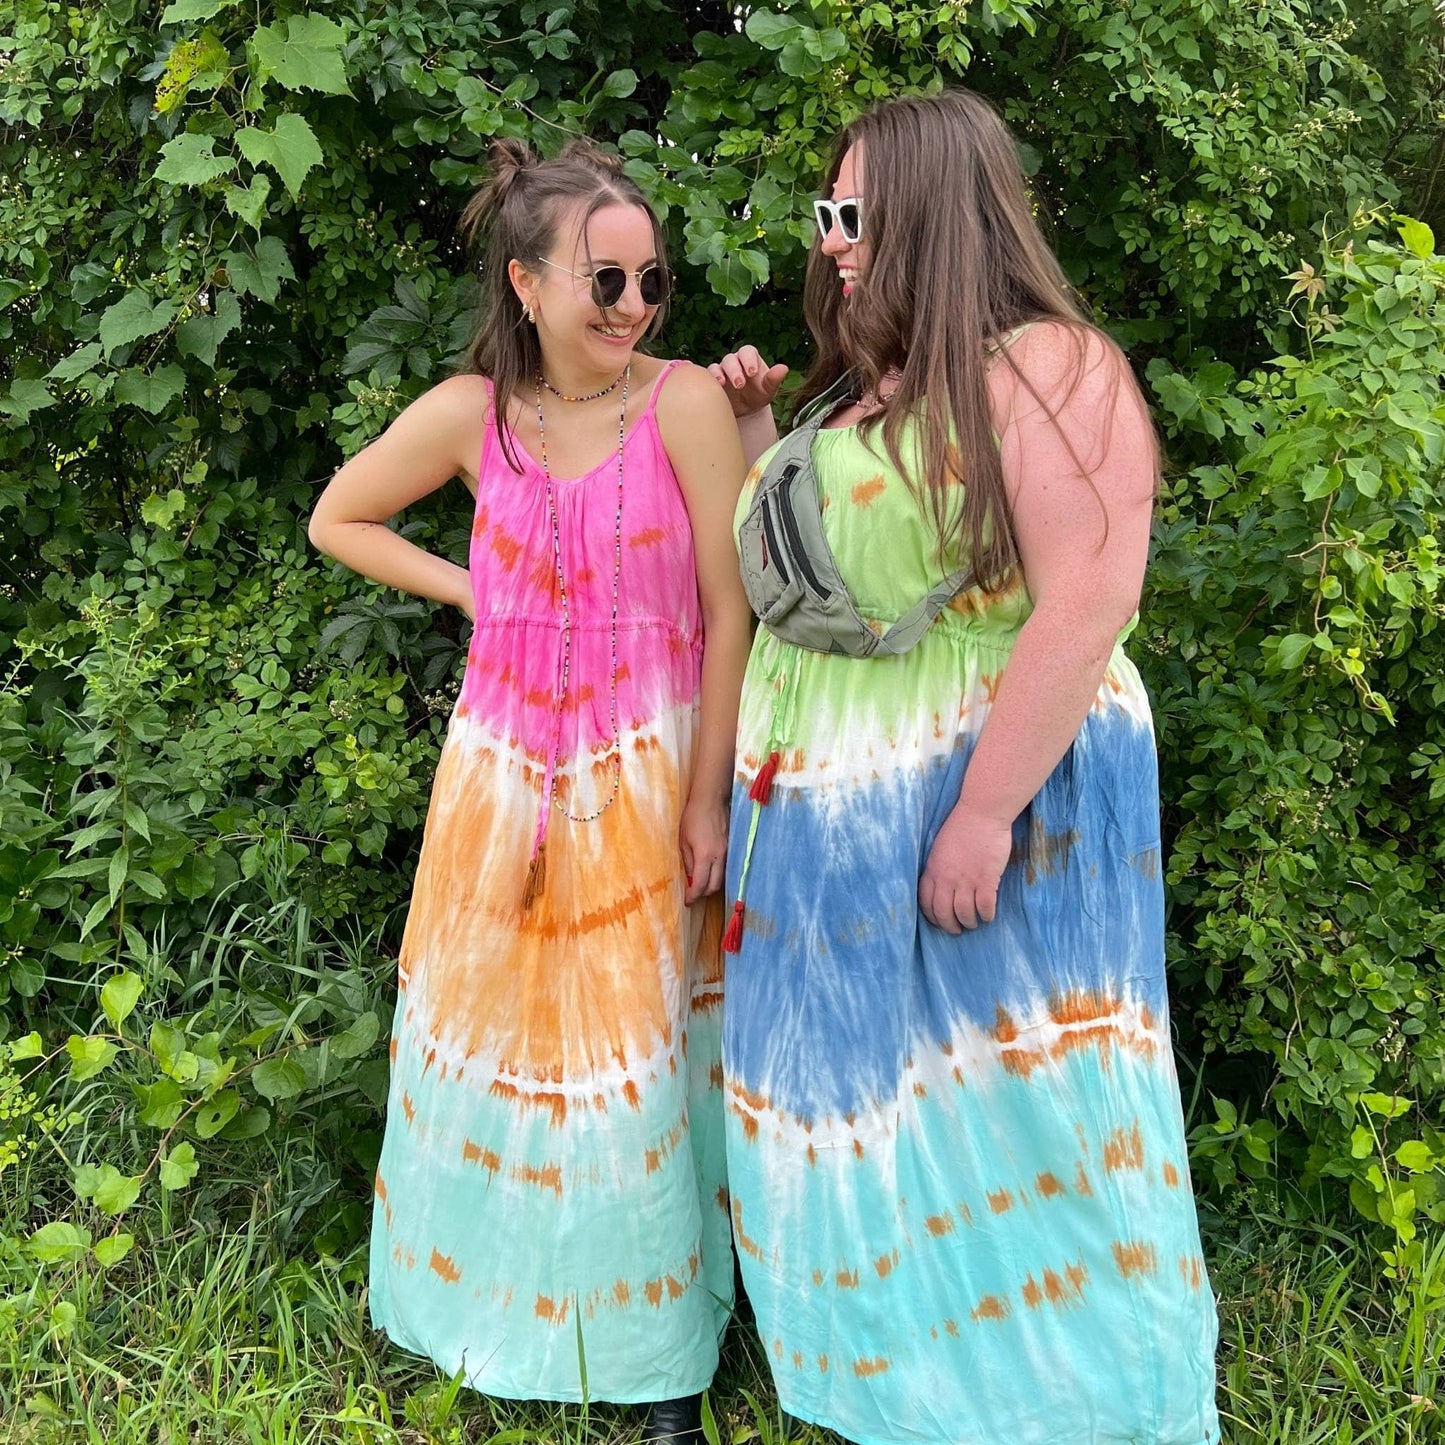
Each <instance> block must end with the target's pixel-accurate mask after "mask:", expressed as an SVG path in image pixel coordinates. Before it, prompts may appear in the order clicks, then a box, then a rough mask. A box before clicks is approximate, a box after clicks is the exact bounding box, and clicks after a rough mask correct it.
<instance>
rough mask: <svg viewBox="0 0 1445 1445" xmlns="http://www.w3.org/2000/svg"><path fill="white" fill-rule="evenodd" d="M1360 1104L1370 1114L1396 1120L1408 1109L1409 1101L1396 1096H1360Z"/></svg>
mask: <svg viewBox="0 0 1445 1445" xmlns="http://www.w3.org/2000/svg"><path fill="white" fill-rule="evenodd" d="M1360 1103H1362V1104H1363V1105H1364V1106H1365V1108H1367V1109H1368V1110H1369V1111H1370V1113H1372V1114H1380V1115H1383V1116H1384V1117H1385V1118H1386V1119H1398V1118H1399V1117H1400V1115H1401V1114H1405V1113H1408V1112H1409V1109H1410V1101H1409V1100H1408V1099H1402V1098H1401V1097H1400V1096H1399V1095H1398V1094H1361V1095H1360Z"/></svg>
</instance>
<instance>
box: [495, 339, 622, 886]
mask: <svg viewBox="0 0 1445 1445" xmlns="http://www.w3.org/2000/svg"><path fill="white" fill-rule="evenodd" d="M535 381H536V391H537V437H538V440H539V442H540V444H541V450H542V476H543V478H544V479H545V481H546V493H547V520H548V521H549V522H550V523H551V526H552V564H553V567H554V568H555V571H556V577H557V596H558V599H559V601H560V603H561V608H562V683H561V686H560V687H559V689H558V691H557V701H556V702H555V704H554V705H553V708H552V746H551V750H550V756H549V758H548V761H547V772H546V776H545V778H544V779H543V781H542V803H541V807H540V808H539V809H538V814H537V831H536V834H535V836H534V838H533V840H532V858H531V861H530V862H529V863H528V865H527V881H526V883H525V884H524V885H523V888H522V907H523V908H524V909H527V908H531V906H532V904H533V903H534V902H535V901H536V900H537V897H538V895H540V894H541V893H542V891H543V890H544V889H545V888H546V886H547V819H548V816H549V813H550V811H551V809H552V808H556V810H557V811H558V812H559V813H561V814H562V816H563V817H564V818H566V819H567V820H568V821H569V822H572V823H590V822H592V821H593V820H594V819H597V818H600V817H601V816H602V814H603V813H605V812H606V811H607V809H608V808H610V807H611V806H612V804H613V802H614V801H615V800H616V798H617V792H618V789H619V787H620V786H621V783H622V738H621V733H620V732H619V730H618V726H617V595H618V588H619V586H620V584H621V581H622V452H623V447H624V445H625V443H626V440H627V391H628V387H629V386H630V385H631V381H632V366H631V364H630V363H629V364H628V366H627V367H626V368H625V369H624V370H623V372H622V375H621V376H619V377H618V378H617V381H614V382H613V383H612V386H609V387H607V388H606V389H605V390H603V391H600V392H597V393H596V394H595V395H594V396H590V397H562V399H563V400H564V401H595V400H597V398H598V397H602V396H606V395H607V394H608V392H610V391H612V390H613V388H615V387H616V386H617V385H618V382H620V383H621V385H622V405H621V407H620V408H619V411H618V416H617V513H616V519H615V521H614V523H613V528H612V542H613V564H612V625H611V640H612V649H611V650H612V660H611V666H610V672H609V677H608V708H609V713H608V726H609V728H610V730H611V733H612V737H611V739H610V740H609V742H608V745H607V746H608V757H607V761H608V763H609V764H610V767H609V771H610V772H611V774H612V787H611V789H610V790H609V791H608V794H607V797H606V798H605V799H604V800H603V802H602V804H601V806H600V807H598V808H597V809H595V810H594V811H593V812H591V813H571V812H569V811H568V810H567V805H566V804H565V803H564V802H563V801H562V800H561V798H559V797H558V796H557V772H558V770H559V768H560V767H561V764H562V706H563V703H564V701H565V699H566V697H567V687H568V684H569V682H570V681H571V677H572V602H571V598H570V597H569V596H568V592H567V575H566V571H565V570H564V568H563V566H562V528H561V526H560V524H559V523H558V521H557V498H556V494H555V492H554V490H553V486H552V469H551V467H550V466H549V465H548V462H547V424H546V422H545V420H544V419H543V416H542V388H543V387H544V386H545V387H546V388H547V390H548V391H551V392H553V393H554V394H555V395H557V396H562V393H561V392H559V391H557V390H556V388H555V387H553V386H552V385H551V383H550V382H548V381H547V380H546V379H545V378H544V377H543V376H542V374H541V372H540V371H539V372H538V373H537V376H536V378H535Z"/></svg>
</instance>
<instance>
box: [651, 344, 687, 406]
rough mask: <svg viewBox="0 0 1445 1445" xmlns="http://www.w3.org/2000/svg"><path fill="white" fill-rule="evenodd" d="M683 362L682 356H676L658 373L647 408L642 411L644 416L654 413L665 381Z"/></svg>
mask: <svg viewBox="0 0 1445 1445" xmlns="http://www.w3.org/2000/svg"><path fill="white" fill-rule="evenodd" d="M683 364H684V363H683V359H682V358H681V357H680V356H679V357H674V358H673V360H671V361H669V362H668V363H667V365H666V366H664V367H663V368H662V370H661V371H659V372H658V373H657V380H656V381H654V382H653V383H652V395H651V396H650V397H648V398H647V409H646V410H645V411H644V412H643V413H642V415H643V416H651V415H652V413H653V412H654V411H656V410H657V398H658V397H659V396H660V395H661V394H662V384H663V382H665V381H666V380H667V378H668V377H669V376H671V375H672V373H673V372H674V371H676V370H677V368H678V367H679V366H682V365H683Z"/></svg>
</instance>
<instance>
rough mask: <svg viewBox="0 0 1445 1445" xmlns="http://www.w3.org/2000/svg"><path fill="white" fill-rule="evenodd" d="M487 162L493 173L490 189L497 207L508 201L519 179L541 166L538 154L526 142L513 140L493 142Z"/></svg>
mask: <svg viewBox="0 0 1445 1445" xmlns="http://www.w3.org/2000/svg"><path fill="white" fill-rule="evenodd" d="M487 161H488V168H489V169H490V170H491V173H492V180H491V185H490V187H489V189H490V191H491V193H492V200H493V202H494V203H495V204H496V205H500V204H501V203H502V202H503V201H505V200H506V199H507V196H508V194H509V192H510V191H511V189H512V187H513V186H515V185H516V184H517V180H518V177H520V176H521V175H523V174H524V173H525V172H527V171H534V170H536V169H537V166H538V165H539V164H540V162H539V161H538V159H537V155H536V152H535V151H533V150H532V148H531V147H530V146H529V145H527V144H526V142H525V141H519V140H511V139H508V140H496V141H493V142H492V147H491V150H490V151H489V152H488V155H487Z"/></svg>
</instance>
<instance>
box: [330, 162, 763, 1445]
mask: <svg viewBox="0 0 1445 1445" xmlns="http://www.w3.org/2000/svg"><path fill="white" fill-rule="evenodd" d="M465 220H466V222H467V225H468V228H469V229H470V231H471V232H472V234H473V237H474V238H475V239H477V240H479V241H480V243H481V246H482V249H483V251H484V271H483V306H482V315H481V321H480V326H479V329H478V333H477V339H476V343H475V345H474V347H473V350H472V358H471V359H472V366H471V369H470V370H469V371H468V372H467V373H466V374H463V375H458V376H454V377H452V378H450V379H449V380H447V381H444V382H442V383H441V384H440V385H439V386H436V387H434V388H433V389H432V390H430V391H428V392H427V393H426V394H425V395H423V396H422V397H420V398H419V399H418V400H417V401H416V402H414V403H413V404H412V405H411V406H410V407H409V408H408V409H407V410H406V411H405V412H403V413H402V415H401V416H400V417H398V418H397V420H396V421H395V423H393V425H392V426H391V428H390V429H389V430H388V431H387V432H386V433H385V435H383V436H382V437H381V438H380V439H379V440H377V441H376V442H374V443H373V444H372V445H371V446H369V447H367V448H366V449H365V450H364V451H363V452H361V453H360V454H359V455H358V456H356V457H355V458H353V459H352V460H351V461H350V462H348V463H347V464H346V465H345V466H344V467H343V468H342V469H341V470H340V471H339V472H338V473H337V475H336V477H335V478H334V480H333V481H332V482H331V484H330V486H329V487H328V488H327V489H326V492H325V494H324V495H323V496H322V498H321V500H320V501H319V502H318V503H317V506H316V510H315V513H314V515H313V517H312V521H311V537H312V540H313V541H314V542H315V543H316V545H317V546H318V547H320V548H321V549H322V550H323V551H325V552H327V553H329V554H330V555H332V556H333V557H336V558H338V559H339V560H340V561H342V562H344V563H346V565H347V566H349V567H353V568H355V569H356V570H357V571H358V572H361V573H363V574H365V575H366V576H368V577H371V578H374V579H376V580H377V581H381V582H385V583H388V584H390V585H391V586H394V587H400V588H404V589H405V590H407V591H409V592H415V593H419V594H421V595H422V596H424V597H433V598H437V599H439V600H440V601H443V602H449V603H452V604H453V605H455V606H457V607H459V608H461V609H462V611H463V612H465V613H466V615H467V616H468V618H470V619H471V620H472V622H473V626H474V630H473V634H472V639H471V643H470V647H469V649H468V654H467V667H466V674H465V677H464V679H463V681H462V687H461V695H460V697H459V699H458V701H457V705H456V710H455V713H454V714H453V717H452V721H451V726H450V728H449V730H448V734H447V741H446V745H445V747H444V748H443V750H442V755H441V759H440V762H439V764H438V767H437V775H436V783H435V786H434V791H433V794H432V802H431V810H430V813H429V815H428V818H427V827H426V837H425V841H424V843H423V846H422V853H421V860H420V863H419V865H418V870H417V877H416V885H415V891H414V893H413V896H412V903H411V910H410V913H409V915H408V918H407V926H406V934H405V938H404V939H403V942H402V949H401V961H400V992H399V997H398V1000H397V1008H396V1018H395V1024H394V1029H393V1034H392V1045H391V1058H392V1076H391V1093H390V1099H389V1102H388V1108H387V1125H386V1138H385V1143H384V1146H383V1148H382V1154H381V1163H380V1167H379V1168H378V1171H377V1176H376V1198H375V1212H374V1221H373V1228H372V1248H371V1314H372V1319H373V1320H374V1322H375V1323H376V1324H377V1325H378V1327H380V1328H382V1329H384V1330H385V1331H386V1332H387V1334H388V1335H389V1336H390V1337H391V1338H392V1339H393V1340H394V1341H395V1342H396V1343H398V1344H400V1345H402V1346H403V1347H405V1348H406V1349H409V1350H412V1351H414V1352H416V1353H418V1354H423V1355H428V1356H430V1357H431V1358H432V1359H433V1360H435V1361H436V1362H437V1364H438V1365H440V1366H441V1368H442V1370H443V1371H444V1372H445V1373H446V1374H448V1375H454V1374H456V1373H458V1372H460V1373H461V1374H462V1375H463V1376H464V1377H465V1379H466V1380H467V1382H468V1383H469V1384H471V1385H473V1386H475V1387H476V1388H477V1389H479V1390H482V1391H485V1392H487V1393H488V1394H492V1395H499V1396H505V1397H508V1398H522V1399H547V1400H585V1399H588V1398H591V1399H593V1400H611V1401H617V1402H622V1403H650V1404H651V1410H650V1413H649V1419H648V1423H647V1426H646V1434H645V1436H644V1438H645V1439H647V1440H652V1441H673V1442H679V1445H680V1442H683V1441H689V1442H691V1441H700V1440H701V1434H700V1429H699V1398H698V1397H699V1392H700V1391H702V1390H703V1389H704V1388H706V1386H707V1385H708V1383H709V1381H710V1380H711V1379H712V1376H713V1371H714V1369H715V1368H716V1365H717V1350H718V1340H719V1337H720V1335H721V1333H722V1329H723V1325H724V1323H725V1321H726V1318H727V1313H728V1308H729V1305H730V1303H731V1297H732V1280H733V1266H732V1255H731V1251H730V1247H729V1234H728V1219H727V1214H726V1210H725V1198H726V1196H725V1192H724V1190H723V1158H722V1154H723V1146H722V1137H721V1133H722V1128H721V1126H722V1120H721V1112H722V1110H721V1096H720V1090H719V1082H718V1077H717V1072H718V1071H717V1059H718V1032H719V1027H720V1020H719V1008H720V1001H721V991H720V990H721V966H720V957H719V943H720V936H721V924H720V908H719V907H718V906H717V905H718V897H717V890H718V889H719V888H720V886H721V884H722V880H723V867H724V860H725V852H726V841H727V805H728V789H729V785H730V780H731V772H732V758H733V737H734V732H735V727H736V718H737V699H738V688H739V685H740V681H741V675H742V668H743V664H744V660H745V658H746V651H747V640H748V615H747V603H746V601H745V600H744V597H743V594H742V592H741V589H740V588H739V585H738V576H737V567H736V559H735V557H734V556H733V553H732V548H731V546H730V544H729V541H728V518H729V517H730V515H731V512H732V508H733V504H734V502H735V500H736V498H737V494H738V487H739V485H740V483H741V481H742V473H743V463H742V455H741V451H740V449H739V445H738V435H737V431H736V428H735V427H734V425H733V421H732V418H731V416H730V414H729V410H728V405H727V402H726V401H725V400H724V398H723V395H722V393H721V392H720V391H719V389H718V387H717V386H716V384H715V383H714V382H713V381H712V380H711V379H710V378H709V377H708V375H707V373H706V372H704V371H702V370H700V369H699V368H696V367H691V366H688V365H686V364H683V363H679V362H673V361H663V360H660V359H658V358H657V357H655V356H651V355H649V354H648V353H647V352H646V351H644V350H642V349H640V348H641V346H642V344H643V342H644V341H645V340H646V338H647V337H648V336H650V335H652V334H653V332H654V331H655V330H656V327H657V325H658V324H659V323H660V321H661V319H662V315H663V311H664V303H665V301H666V297H667V291H668V273H667V257H666V253H665V250H664V247H663V239H662V234H661V231H660V228H659V226H658V223H657V219H656V217H655V216H654V215H653V213H652V211H651V210H650V209H649V207H648V205H647V203H646V201H645V199H644V198H643V196H642V194H641V192H640V191H639V190H638V189H637V187H636V186H635V185H634V184H633V183H632V182H631V181H630V180H628V179H627V178H626V177H625V176H624V175H623V173H622V169H621V166H620V164H619V163H618V162H617V160H616V159H615V158H613V157H610V156H608V155H606V154H604V153H603V152H602V151H600V150H598V149H596V148H595V147H593V146H591V145H589V144H586V143H583V142H574V143H572V144H571V145H569V146H568V147H567V148H566V149H565V150H564V151H563V152H562V153H561V154H560V155H559V156H557V157H555V158H553V159H550V160H539V159H538V158H537V157H536V156H534V155H533V154H532V153H531V152H530V151H528V150H527V149H526V148H525V147H523V146H521V145H520V144H518V143H517V142H498V143H497V144H496V145H495V146H494V147H493V150H492V176H491V180H490V182H489V183H488V185H486V186H485V187H484V188H483V189H482V190H481V191H480V192H479V193H478V195H477V197H476V199H475V200H474V201H473V203H472V205H471V207H470V208H469V209H468V212H467V216H466V217H465ZM457 476H459V477H461V478H462V480H463V481H464V482H465V483H466V485H467V486H468V488H469V489H470V491H471V492H472V493H473V495H474V497H475V504H474V520H473V525H472V540H471V552H470V566H469V567H466V568H464V567H459V566H457V565H455V564H454V563H452V562H450V561H447V560H446V559H444V558H441V557H437V556H435V555H432V554H430V553H428V552H425V551H423V550H421V549H420V548H418V547H417V546H415V545H414V544H412V543H411V542H409V541H407V540H406V539H405V538H404V537H403V536H401V535H400V534H398V533H396V532H393V531H391V530H389V529H388V527H387V526H386V523H387V521H388V520H389V519H390V518H391V517H392V516H394V515H395V514H396V513H397V512H398V511H400V510H401V509H402V508H404V507H406V506H409V505H410V504H411V503H413V502H415V501H416V500H418V499H419V498H421V497H423V496H425V495H426V494H427V493H429V492H432V491H434V490H436V489H437V488H438V487H440V486H442V485H443V484H444V483H445V482H447V481H449V480H450V479H451V478H452V477H457Z"/></svg>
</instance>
